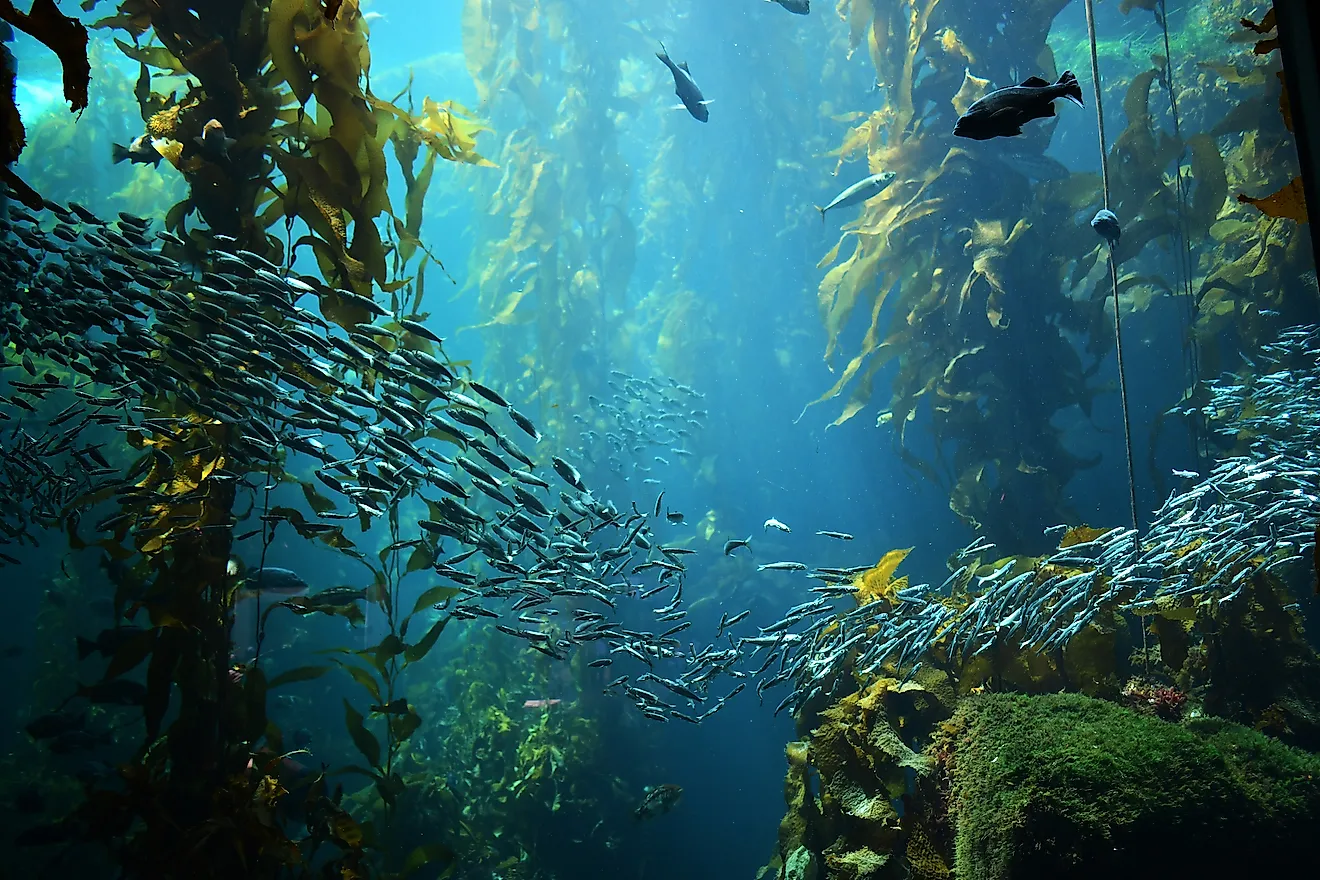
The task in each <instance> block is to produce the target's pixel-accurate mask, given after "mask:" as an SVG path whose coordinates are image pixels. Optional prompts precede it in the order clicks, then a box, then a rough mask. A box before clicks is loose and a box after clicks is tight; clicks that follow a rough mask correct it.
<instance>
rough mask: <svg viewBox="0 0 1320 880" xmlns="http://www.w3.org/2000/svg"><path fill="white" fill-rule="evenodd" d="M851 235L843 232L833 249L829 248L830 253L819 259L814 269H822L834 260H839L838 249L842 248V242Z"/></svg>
mask: <svg viewBox="0 0 1320 880" xmlns="http://www.w3.org/2000/svg"><path fill="white" fill-rule="evenodd" d="M851 234H852V233H851V232H845V233H844V234H843V235H842V236H840V237H839V240H838V241H837V242H835V243H834V247H832V248H830V252H829V253H828V254H826V255H825V256H823V257H821V258H820V262H819V263H817V264H816V268H817V269H824V268H825V267H826V266H828V265H829V264H830V263H833V262H834V261H835V260H837V259H838V258H839V248H841V247H843V242H844V240H845V239H847V238H848V236H849V235H851Z"/></svg>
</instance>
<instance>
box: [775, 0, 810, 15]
mask: <svg viewBox="0 0 1320 880" xmlns="http://www.w3.org/2000/svg"><path fill="white" fill-rule="evenodd" d="M770 2H771V3H778V4H779V5H780V6H782V7H784V8H785V9H787V10H788V11H789V12H791V13H793V14H794V15H807V14H808V13H810V12H811V0H770Z"/></svg>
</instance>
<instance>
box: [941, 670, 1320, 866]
mask: <svg viewBox="0 0 1320 880" xmlns="http://www.w3.org/2000/svg"><path fill="white" fill-rule="evenodd" d="M950 734H951V740H950V741H949V742H948V743H947V744H946V745H947V751H945V752H944V754H945V755H946V756H947V762H946V767H947V769H948V770H949V773H950V778H951V782H952V799H951V805H950V806H951V818H952V819H953V821H954V822H955V825H956V866H957V870H956V874H957V876H958V878H959V880H979V878H985V880H999V878H1009V877H1011V878H1014V880H1024V878H1037V877H1049V878H1058V877H1069V878H1073V880H1077V878H1091V877H1095V878H1100V877H1104V878H1110V877H1112V876H1114V874H1115V872H1121V873H1122V875H1123V876H1124V877H1125V878H1127V880H1134V878H1143V877H1152V878H1154V877H1159V878H1161V880H1164V878H1168V877H1172V876H1183V877H1194V876H1203V877H1232V876H1244V877H1249V876H1257V877H1268V876H1294V875H1295V874H1294V872H1296V871H1297V869H1299V868H1302V867H1307V868H1308V869H1314V865H1315V864H1316V861H1317V857H1320V838H1317V837H1316V836H1315V834H1314V829H1315V827H1316V822H1317V819H1320V756H1317V755H1313V754H1311V753H1309V752H1304V751H1301V750H1300V749H1296V748H1293V747H1291V746H1287V745H1284V744H1282V743H1280V742H1278V741H1276V740H1272V739H1270V738H1269V737H1267V736H1265V735H1263V734H1261V733H1259V732H1257V731H1254V730H1251V729H1249V728H1246V727H1242V726H1240V725H1236V724H1232V723H1229V722H1224V721H1219V720H1217V719H1215V720H1212V719H1200V720H1197V721H1192V722H1188V723H1186V724H1174V723H1169V722H1165V721H1160V720H1158V719H1155V718H1150V717H1146V716H1142V715H1138V714H1136V713H1133V712H1130V711H1128V710H1127V709H1124V708H1122V707H1121V706H1117V705H1115V704H1113V703H1107V702H1103V701H1100V700H1095V699H1091V698H1089V697H1084V696H1081V695H1077V694H1056V695H1049V696H1021V695H1007V694H996V695H986V696H984V697H979V698H974V699H971V700H969V701H967V702H966V703H964V705H963V707H962V708H960V710H959V711H958V713H957V715H956V716H955V718H954V720H953V721H952V723H951V727H950ZM1284 872H1287V873H1286V874H1285V873H1284Z"/></svg>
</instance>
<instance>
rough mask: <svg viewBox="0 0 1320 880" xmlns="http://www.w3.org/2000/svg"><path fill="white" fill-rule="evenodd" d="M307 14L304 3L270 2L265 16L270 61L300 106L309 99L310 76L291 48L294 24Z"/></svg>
mask: <svg viewBox="0 0 1320 880" xmlns="http://www.w3.org/2000/svg"><path fill="white" fill-rule="evenodd" d="M306 11H307V0H271V3H270V12H269V13H268V14H267V16H266V22H267V24H266V39H267V42H268V43H269V45H270V60H271V63H272V64H274V65H275V69H276V70H278V71H279V73H280V75H281V76H283V77H284V79H285V80H286V81H287V82H288V83H289V88H290V89H292V90H293V94H294V96H295V97H296V98H297V99H298V103H299V104H306V103H307V102H308V101H310V100H311V98H312V75H311V73H310V72H309V71H308V70H307V65H306V64H304V63H303V60H302V58H301V57H300V56H299V55H298V51H297V50H296V49H295V48H294V39H295V27H296V25H295V22H296V20H297V19H298V17H299V16H300V15H304V14H305V13H306Z"/></svg>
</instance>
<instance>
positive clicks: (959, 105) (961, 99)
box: [953, 70, 990, 116]
mask: <svg viewBox="0 0 1320 880" xmlns="http://www.w3.org/2000/svg"><path fill="white" fill-rule="evenodd" d="M989 88H990V80H988V79H981V78H980V77H979V76H972V72H971V71H970V70H969V71H967V72H966V73H964V74H963V84H962V88H960V89H958V94H956V95H954V96H953V109H954V110H956V111H957V113H958V115H959V116H962V115H963V114H964V113H966V112H967V108H968V107H970V106H972V105H973V104H975V103H976V102H977V101H979V100H981V99H982V98H984V97H985V94H986V92H987V91H988V90H989Z"/></svg>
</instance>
